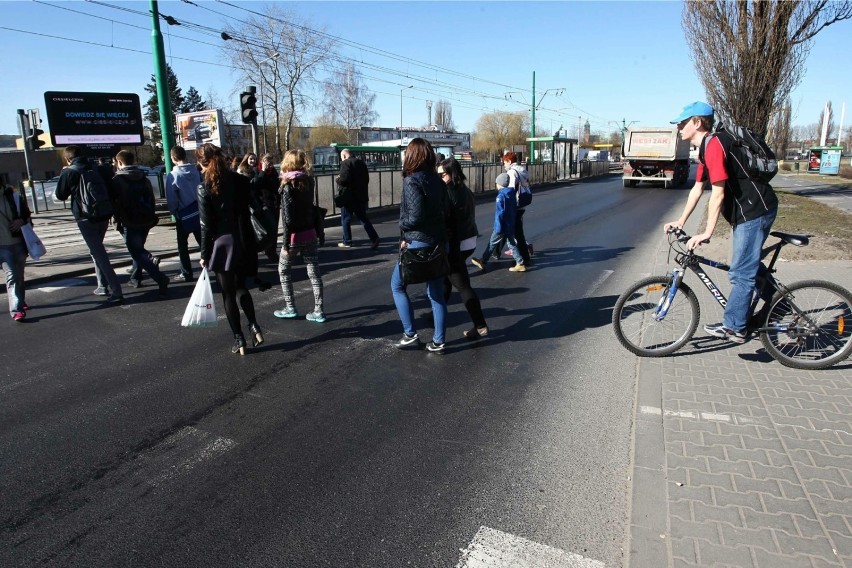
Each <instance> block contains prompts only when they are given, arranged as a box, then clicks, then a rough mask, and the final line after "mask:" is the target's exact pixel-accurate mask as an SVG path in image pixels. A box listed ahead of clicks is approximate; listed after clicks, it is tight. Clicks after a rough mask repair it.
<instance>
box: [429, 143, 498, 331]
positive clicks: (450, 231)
mask: <svg viewBox="0 0 852 568" xmlns="http://www.w3.org/2000/svg"><path fill="white" fill-rule="evenodd" d="M438 175H439V176H441V179H442V180H444V183H445V184H446V185H447V199H448V201H449V219H448V222H447V237H448V240H449V252H448V254H447V256H448V260H449V262H450V273H449V274H448V275H447V277H446V278H444V301H445V302H448V301H449V300H450V294H451V293H452V291H453V286H455V287H456V290H458V291H459V294H461V297H462V302H464V307H465V309H467V313H468V314H470V319H471V320H472V321H473V328H471V329H469V330H467V331H465V332H464V336H465V337H467V338H468V339H479V338H480V337H484V336H486V335H488V326H487V325H486V323H485V316H484V315H482V305H481V304H480V303H479V297H478V296H477V295H476V292H474V290H473V288H472V287H471V286H470V276H469V275H468V273H467V262H466V261H467V258H468V257H469V256H470V255H472V254H473V252H474V250H476V237H477V236H478V235H479V231H478V230H477V228H476V202H475V201H474V199H473V193H471V191H470V189H468V187H467V185H465V183H464V182H465V179H467V178H466V177H465V175H464V172H462V169H461V165H460V164H459V163H458V162H457V161H456V160H455V158H447V159H446V160H444V161H442V162H441V163H440V164H438Z"/></svg>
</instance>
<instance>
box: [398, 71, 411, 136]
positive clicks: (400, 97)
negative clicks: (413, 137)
mask: <svg viewBox="0 0 852 568" xmlns="http://www.w3.org/2000/svg"><path fill="white" fill-rule="evenodd" d="M413 88H414V85H409V86H407V87H403V88H401V89H400V90H399V145H400V146H402V92H403V91H404V90H406V89H413Z"/></svg>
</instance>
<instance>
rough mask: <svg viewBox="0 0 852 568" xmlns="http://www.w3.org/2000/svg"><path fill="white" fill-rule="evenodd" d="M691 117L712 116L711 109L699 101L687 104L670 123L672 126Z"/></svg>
mask: <svg viewBox="0 0 852 568" xmlns="http://www.w3.org/2000/svg"><path fill="white" fill-rule="evenodd" d="M693 116H713V107H711V106H710V105H708V104H707V103H702V102H700V101H695V102H694V103H689V104H688V105H686V106H685V107H683V110H682V111H680V114H679V115H678V117H677V118H676V119H674V120H673V121H672V124H677V123H679V122H683V121H684V120H686V119H687V118H692V117H693Z"/></svg>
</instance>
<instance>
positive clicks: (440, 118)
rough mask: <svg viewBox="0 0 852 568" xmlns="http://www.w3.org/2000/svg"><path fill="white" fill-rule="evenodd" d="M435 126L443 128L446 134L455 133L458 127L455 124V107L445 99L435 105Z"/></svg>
mask: <svg viewBox="0 0 852 568" xmlns="http://www.w3.org/2000/svg"><path fill="white" fill-rule="evenodd" d="M434 123H435V124H437V125H440V126H443V127H444V130H445V131H446V132H455V131H456V125H455V123H454V122H453V105H451V104H450V101H446V100H444V99H441V100H439V101H438V102H437V103H435V121H434Z"/></svg>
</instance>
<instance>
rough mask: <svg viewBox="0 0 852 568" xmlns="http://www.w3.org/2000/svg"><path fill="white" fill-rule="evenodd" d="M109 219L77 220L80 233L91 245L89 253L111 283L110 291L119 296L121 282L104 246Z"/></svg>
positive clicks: (88, 244) (120, 294)
mask: <svg viewBox="0 0 852 568" xmlns="http://www.w3.org/2000/svg"><path fill="white" fill-rule="evenodd" d="M108 225H109V221H89V220H88V219H80V220H79V221H77V227H79V229H80V235H81V236H82V237H83V241H84V242H85V243H86V246H87V247H89V254H91V255H92V258H93V259H94V260H95V266H96V267H97V268H98V269H99V270H100V271H101V273H102V274H103V276H104V277H105V278H106V281H107V284H108V285H109V291H110V293H111V294H112V295H114V296H115V297H117V298H121V297H122V293H121V283H119V281H118V276H116V275H115V270H113V269H112V265H111V264H110V262H109V255H108V254H107V251H106V248H105V247H104V236H105V235H106V232H107V226H108Z"/></svg>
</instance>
